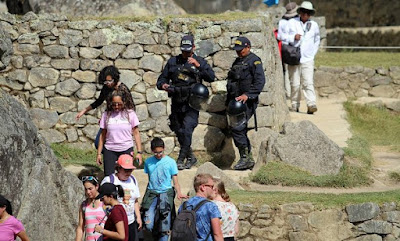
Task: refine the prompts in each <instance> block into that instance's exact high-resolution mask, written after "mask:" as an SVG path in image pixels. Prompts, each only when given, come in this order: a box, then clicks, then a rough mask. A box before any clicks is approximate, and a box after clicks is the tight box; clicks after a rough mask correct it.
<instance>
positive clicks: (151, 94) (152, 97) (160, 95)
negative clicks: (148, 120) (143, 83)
mask: <svg viewBox="0 0 400 241" xmlns="http://www.w3.org/2000/svg"><path fill="white" fill-rule="evenodd" d="M167 99H168V93H167V92H165V91H163V90H157V89H156V88H149V89H147V90H146V100H147V103H153V102H157V101H163V100H167Z"/></svg>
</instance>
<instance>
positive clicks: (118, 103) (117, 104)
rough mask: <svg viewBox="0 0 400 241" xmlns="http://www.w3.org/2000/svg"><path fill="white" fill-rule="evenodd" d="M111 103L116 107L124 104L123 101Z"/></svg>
mask: <svg viewBox="0 0 400 241" xmlns="http://www.w3.org/2000/svg"><path fill="white" fill-rule="evenodd" d="M111 105H112V106H114V107H116V106H123V105H124V103H121V102H112V103H111Z"/></svg>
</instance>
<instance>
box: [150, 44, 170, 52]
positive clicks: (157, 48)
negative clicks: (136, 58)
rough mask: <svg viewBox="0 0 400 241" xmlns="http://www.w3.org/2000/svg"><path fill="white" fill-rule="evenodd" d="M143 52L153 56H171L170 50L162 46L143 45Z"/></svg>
mask: <svg viewBox="0 0 400 241" xmlns="http://www.w3.org/2000/svg"><path fill="white" fill-rule="evenodd" d="M144 50H145V51H146V52H149V53H153V54H171V48H170V47H169V46H168V45H162V44H160V45H159V44H154V45H145V46H144Z"/></svg>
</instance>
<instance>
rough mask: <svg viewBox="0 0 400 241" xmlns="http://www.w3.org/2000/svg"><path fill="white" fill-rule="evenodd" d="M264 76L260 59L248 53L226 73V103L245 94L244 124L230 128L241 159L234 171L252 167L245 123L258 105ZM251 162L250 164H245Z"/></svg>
mask: <svg viewBox="0 0 400 241" xmlns="http://www.w3.org/2000/svg"><path fill="white" fill-rule="evenodd" d="M264 84H265V75H264V69H263V65H262V62H261V59H260V58H259V57H258V56H257V55H255V54H254V53H252V52H250V53H249V54H248V55H247V56H245V57H243V58H241V57H238V58H236V60H235V62H233V64H232V67H231V70H230V71H229V73H228V83H227V91H228V96H227V102H226V103H229V101H230V100H233V99H235V98H236V97H238V96H240V95H242V94H245V95H247V96H248V100H247V101H246V106H247V110H246V122H245V124H243V125H239V126H237V127H233V128H231V131H232V136H233V140H234V142H235V145H236V147H237V148H238V149H239V152H240V155H241V158H240V160H239V163H238V164H237V165H236V166H235V169H247V168H251V167H252V166H253V165H254V160H253V159H252V157H251V145H250V140H249V138H248V137H247V122H248V120H249V119H250V118H251V117H252V116H253V115H254V112H255V109H256V108H257V104H258V95H259V94H260V92H261V91H262V89H263V88H264ZM245 162H252V163H247V164H246V163H245Z"/></svg>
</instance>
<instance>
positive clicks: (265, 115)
mask: <svg viewBox="0 0 400 241" xmlns="http://www.w3.org/2000/svg"><path fill="white" fill-rule="evenodd" d="M256 112H257V126H258V127H259V128H261V127H272V126H273V125H274V119H275V116H274V110H273V109H272V108H271V107H270V106H259V107H258V108H257V109H256ZM254 127H255V122H254V115H253V116H252V117H251V118H250V120H249V121H248V128H254Z"/></svg>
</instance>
